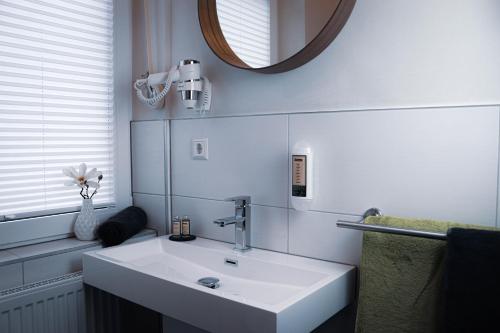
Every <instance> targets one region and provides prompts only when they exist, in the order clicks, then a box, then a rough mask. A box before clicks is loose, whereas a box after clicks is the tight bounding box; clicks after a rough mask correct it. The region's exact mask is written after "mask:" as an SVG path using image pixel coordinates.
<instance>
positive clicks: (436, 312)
mask: <svg viewBox="0 0 500 333" xmlns="http://www.w3.org/2000/svg"><path fill="white" fill-rule="evenodd" d="M365 223H368V224H377V225H385V226H393V227H401V228H406V229H416V230H426V231H438V232H444V233H446V231H447V230H448V228H451V227H458V226H460V227H475V228H483V227H480V226H470V225H467V226H464V225H463V224H459V223H453V222H438V221H431V220H410V219H402V218H395V217H387V216H382V217H370V218H368V219H367V220H366V222H365ZM445 250H446V242H445V241H442V240H433V239H424V238H418V237H411V236H401V235H394V234H383V233H377V232H365V233H364V236H363V253H362V256H361V266H360V289H359V301H358V312H357V318H356V333H379V332H380V333H393V332H394V333H423V332H425V333H433V332H436V333H437V332H442V331H443V330H442V329H441V327H442V326H441V325H442V322H441V318H442V313H443V312H442V311H443V303H442V302H443V301H444V300H443V297H442V294H441V293H442V280H443V279H442V275H443V260H444V256H445Z"/></svg>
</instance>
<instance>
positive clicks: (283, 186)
mask: <svg viewBox="0 0 500 333" xmlns="http://www.w3.org/2000/svg"><path fill="white" fill-rule="evenodd" d="M171 124H172V194H174V195H182V196H190V197H201V198H209V199H218V200H223V199H225V198H227V197H230V196H235V195H250V196H252V201H253V202H254V203H257V204H263V205H270V206H278V207H287V188H288V185H287V184H288V182H287V181H288V179H287V178H288V156H287V116H266V117H233V118H218V119H213V118H211V119H191V120H176V121H172V123H171ZM196 138H208V154H209V159H208V160H193V159H192V158H191V140H192V139H196Z"/></svg>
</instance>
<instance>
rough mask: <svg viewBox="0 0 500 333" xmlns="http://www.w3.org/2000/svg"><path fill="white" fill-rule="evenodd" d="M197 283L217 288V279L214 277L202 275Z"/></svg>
mask: <svg viewBox="0 0 500 333" xmlns="http://www.w3.org/2000/svg"><path fill="white" fill-rule="evenodd" d="M198 284H201V285H202V286H204V287H207V288H212V289H217V288H219V286H220V284H219V279H218V278H214V277H204V278H201V279H199V280H198Z"/></svg>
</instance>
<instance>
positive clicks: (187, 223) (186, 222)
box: [181, 216, 191, 236]
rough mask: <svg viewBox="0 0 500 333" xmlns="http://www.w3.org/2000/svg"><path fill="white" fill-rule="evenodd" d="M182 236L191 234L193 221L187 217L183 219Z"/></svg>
mask: <svg viewBox="0 0 500 333" xmlns="http://www.w3.org/2000/svg"><path fill="white" fill-rule="evenodd" d="M181 234H182V236H189V235H190V234H191V220H190V219H189V217H187V216H184V217H183V218H182V221H181Z"/></svg>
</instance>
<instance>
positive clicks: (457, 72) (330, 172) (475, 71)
mask: <svg viewBox="0 0 500 333" xmlns="http://www.w3.org/2000/svg"><path fill="white" fill-rule="evenodd" d="M169 13H171V16H170V17H168V16H164V17H165V20H168V19H170V20H171V31H167V33H171V45H170V46H171V49H170V51H171V54H170V59H171V60H172V63H177V62H178V61H179V60H181V59H184V58H195V59H199V60H201V62H202V68H203V71H204V73H205V74H206V75H207V76H208V77H209V78H210V80H211V81H212V83H213V89H214V90H213V92H214V95H213V99H212V102H213V104H212V111H211V113H210V114H209V115H208V116H207V117H205V118H203V119H198V118H199V116H198V115H197V114H196V113H194V112H189V111H187V110H185V109H184V108H183V106H182V104H181V103H180V101H179V99H178V97H177V96H175V93H173V92H171V93H170V94H169V100H168V105H167V110H163V111H151V110H147V109H145V108H144V107H142V106H141V105H138V104H137V103H136V104H135V105H134V119H136V120H151V119H166V118H167V119H173V120H172V121H171V122H170V129H171V134H170V135H171V149H172V151H171V158H172V161H171V163H172V174H171V179H172V193H171V194H172V212H173V214H176V215H186V214H187V215H190V216H191V217H192V220H193V226H192V230H193V232H194V233H195V234H198V235H200V236H202V237H209V238H213V239H219V240H224V241H232V240H233V237H234V234H233V233H234V231H233V230H232V229H231V228H218V227H215V226H214V225H213V223H212V220H213V219H214V218H217V217H222V216H226V215H230V214H232V213H233V208H234V207H233V206H232V204H230V203H226V202H224V201H222V199H223V198H225V197H228V196H233V195H238V194H250V195H251V196H252V198H253V199H254V205H253V206H252V209H253V221H252V224H253V228H252V237H253V240H252V242H253V245H254V246H256V247H261V248H267V249H271V250H275V251H282V252H289V253H293V254H298V255H304V256H308V257H313V258H320V259H325V260H335V261H341V262H348V263H354V264H355V263H357V262H359V253H360V241H361V233H360V232H358V231H353V230H346V229H338V228H337V227H336V226H335V222H336V221H337V219H339V218H344V219H350V220H356V219H357V218H358V217H359V215H360V214H362V213H363V211H364V210H365V209H367V208H369V207H372V206H377V207H379V208H381V209H382V210H383V211H384V213H385V214H387V215H399V216H406V217H418V218H429V219H443V220H454V221H459V222H466V223H475V224H482V225H488V226H495V225H496V226H500V221H499V220H498V215H499V214H498V207H499V205H498V202H499V199H498V192H499V188H498V179H499V177H498V165H499V158H498V154H499V133H500V128H499V122H500V107H499V104H500V43H499V42H498V41H499V40H500V2H499V1H496V0H464V1H454V0H440V1H435V0H422V1H410V0H358V1H357V4H356V6H355V8H354V12H353V14H352V16H351V18H350V19H349V21H348V23H347V25H346V26H345V28H344V29H343V30H342V32H341V33H340V35H339V36H338V37H337V39H336V40H335V41H334V42H333V44H331V45H330V46H329V47H328V48H327V49H326V50H325V51H324V52H323V53H322V54H321V55H319V56H318V57H317V58H315V59H314V60H312V61H311V62H309V63H308V64H306V65H304V66H302V67H300V68H298V69H295V70H293V71H290V72H287V73H282V74H275V75H264V74H255V73H251V72H247V71H243V70H238V69H235V68H232V67H230V66H229V65H226V64H225V63H223V62H222V61H221V60H219V59H218V58H217V57H216V56H215V55H214V54H212V52H211V51H210V50H209V48H208V46H207V45H206V43H205V41H204V39H203V37H202V35H201V32H200V29H199V25H198V20H197V1H196V0H172V7H171V12H169ZM140 15H141V13H140V11H138V12H136V18H137V16H140ZM139 28H140V27H136V29H135V33H136V35H140V29H139ZM138 45H140V43H139V44H138ZM141 52H143V49H141V47H137V48H135V50H134V53H135V60H134V68H135V71H136V73H137V71H138V70H139V69H140V68H141V61H140V59H141V57H142V59H143V55H141ZM142 67H143V66H142ZM141 70H142V69H141ZM479 106H481V107H479ZM181 118H194V119H181ZM204 137H206V138H208V139H209V160H208V161H199V160H192V159H191V158H190V155H189V154H190V142H191V140H192V139H194V138H204ZM300 140H305V141H307V142H309V143H310V144H311V145H312V146H313V149H315V156H316V158H317V164H316V176H317V177H316V179H315V181H316V183H315V189H316V192H315V198H316V201H315V203H314V205H313V207H312V209H313V210H312V211H310V212H306V213H302V212H296V211H294V210H292V209H290V207H289V204H288V200H287V196H288V178H289V177H288V175H289V173H288V172H289V171H288V153H289V149H290V147H292V146H293V144H294V143H295V142H297V141H300ZM167 179H168V177H167ZM153 208H154V207H153ZM160 209H161V207H160Z"/></svg>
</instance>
